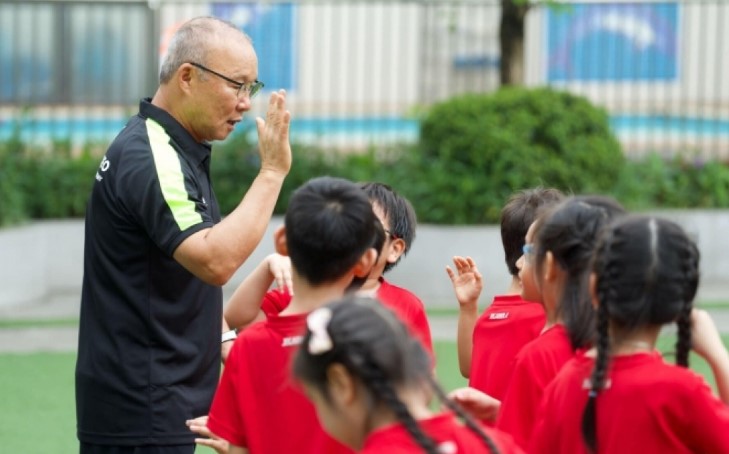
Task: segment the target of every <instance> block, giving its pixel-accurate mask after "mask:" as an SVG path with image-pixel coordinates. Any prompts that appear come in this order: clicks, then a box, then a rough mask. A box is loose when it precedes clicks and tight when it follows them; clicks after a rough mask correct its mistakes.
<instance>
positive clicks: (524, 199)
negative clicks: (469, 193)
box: [501, 187, 564, 276]
mask: <svg viewBox="0 0 729 454" xmlns="http://www.w3.org/2000/svg"><path fill="white" fill-rule="evenodd" d="M563 198H564V195H562V193H561V192H560V191H559V190H558V189H552V188H542V187H536V188H534V189H525V190H523V191H519V192H517V193H515V194H513V195H512V196H511V197H509V200H508V201H507V202H506V205H504V208H502V209H501V244H502V245H503V246H504V260H505V261H506V266H507V268H509V274H511V275H512V276H517V275H518V274H519V268H517V266H516V262H517V261H518V260H519V257H521V255H522V248H523V247H524V237H525V236H526V233H527V230H529V226H530V225H532V222H534V220H535V219H536V218H537V216H538V215H539V213H540V212H541V210H543V209H545V208H546V207H549V206H551V205H554V204H555V203H557V202H559V201H561V200H562V199H563Z"/></svg>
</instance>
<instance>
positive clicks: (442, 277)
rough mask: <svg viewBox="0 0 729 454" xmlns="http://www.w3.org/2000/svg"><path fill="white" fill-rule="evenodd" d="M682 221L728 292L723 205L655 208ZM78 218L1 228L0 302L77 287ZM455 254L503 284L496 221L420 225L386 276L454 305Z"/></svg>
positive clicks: (728, 216) (703, 292)
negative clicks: (449, 271)
mask: <svg viewBox="0 0 729 454" xmlns="http://www.w3.org/2000/svg"><path fill="white" fill-rule="evenodd" d="M658 214H660V215H662V216H665V217H667V218H669V219H673V220H675V221H676V222H678V223H680V224H682V225H683V226H684V228H685V229H686V230H687V231H688V232H689V233H690V234H691V235H692V236H694V238H696V241H697V243H698V246H699V249H700V251H701V255H702V257H701V285H700V290H699V297H698V298H699V299H700V300H722V301H727V300H729V236H728V235H726V232H727V231H729V211H727V210H722V211H708V210H705V211H693V210H690V211H664V212H660V213H658ZM281 222H282V220H281V218H280V217H276V218H274V219H273V220H272V222H271V223H270V225H269V228H268V230H267V232H266V234H265V236H264V238H263V241H262V242H261V244H260V245H259V247H258V248H257V249H256V250H255V252H254V253H253V255H252V256H251V257H250V259H249V260H248V261H247V262H246V263H245V264H244V265H243V266H242V267H241V269H240V270H239V271H238V272H237V273H236V274H235V276H234V277H233V279H231V281H230V282H229V283H228V285H226V286H225V287H224V293H225V295H226V298H227V297H229V296H230V295H231V294H232V292H233V290H234V289H235V287H236V286H237V285H238V284H239V283H240V282H241V281H242V280H243V278H244V277H245V276H246V275H247V274H248V273H250V272H251V271H252V270H253V268H254V267H255V265H257V264H258V263H259V262H260V261H261V260H262V259H263V258H264V257H265V256H266V255H268V254H270V253H271V252H273V241H272V237H273V231H274V229H275V228H276V227H277V226H279V225H280V224H281ZM83 236H84V226H83V221H81V220H70V221H47V222H37V223H33V224H30V225H28V226H25V227H19V228H10V229H4V230H0V306H16V305H23V304H32V303H36V302H39V301H42V300H44V299H45V298H47V297H48V296H49V295H58V294H65V295H69V294H71V295H73V294H78V295H80V293H81V280H82V277H83ZM454 255H470V256H471V257H473V258H474V260H476V262H477V264H478V266H479V269H480V271H481V272H482V274H483V276H484V292H483V295H482V299H481V303H482V304H485V303H486V302H488V301H489V300H490V299H491V297H492V296H493V295H494V294H497V293H501V292H503V291H504V289H505V288H506V287H507V285H508V282H509V275H508V273H507V270H506V266H505V265H504V258H503V251H502V247H501V239H500V235H499V229H498V227H497V226H461V227H455V226H433V225H421V226H419V227H418V232H417V238H416V240H415V243H414V244H413V249H412V251H411V253H410V254H409V255H408V256H407V257H405V258H404V259H403V261H402V262H401V263H400V264H399V265H398V266H397V267H396V268H395V269H394V270H393V271H392V272H391V273H390V274H388V279H390V280H391V281H392V282H394V283H396V284H399V285H401V286H403V287H406V288H408V289H411V290H413V291H414V292H415V293H416V294H418V295H419V296H420V297H421V298H422V300H423V301H424V302H425V304H426V305H428V306H430V307H434V306H436V307H437V306H441V307H442V306H446V307H448V306H451V307H455V301H454V299H453V296H452V288H451V283H450V281H449V279H448V276H447V275H446V272H445V266H446V265H449V264H450V261H451V258H452V257H453V256H454Z"/></svg>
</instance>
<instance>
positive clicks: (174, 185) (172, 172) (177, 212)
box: [146, 118, 202, 231]
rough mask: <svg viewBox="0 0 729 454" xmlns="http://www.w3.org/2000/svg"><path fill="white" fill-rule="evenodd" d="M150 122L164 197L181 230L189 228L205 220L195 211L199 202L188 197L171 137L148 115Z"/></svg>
mask: <svg viewBox="0 0 729 454" xmlns="http://www.w3.org/2000/svg"><path fill="white" fill-rule="evenodd" d="M146 124H147V135H148V136H149V145H150V147H151V148H152V156H154V165H155V167H156V168H157V177H158V178H159V184H160V188H161V189H162V197H164V199H165V201H166V202H167V206H169V207H170V211H172V216H174V218H175V222H177V226H178V227H179V228H180V230H181V231H182V230H187V229H188V228H189V227H192V226H193V225H196V224H199V223H201V222H202V216H201V215H200V213H198V212H197V211H195V202H193V201H191V200H190V199H189V198H188V194H187V189H185V176H184V175H183V174H182V167H181V165H180V159H179V157H178V156H177V151H176V150H175V149H174V148H173V147H172V145H170V137H169V136H168V135H167V133H166V132H165V130H164V128H163V127H162V126H161V125H160V124H159V123H157V122H156V121H154V120H152V119H151V118H148V119H147V121H146Z"/></svg>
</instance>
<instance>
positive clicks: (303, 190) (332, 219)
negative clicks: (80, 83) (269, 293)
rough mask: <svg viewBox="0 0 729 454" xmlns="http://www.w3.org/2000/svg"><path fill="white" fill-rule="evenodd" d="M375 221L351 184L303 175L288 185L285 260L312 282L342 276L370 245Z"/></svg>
mask: <svg viewBox="0 0 729 454" xmlns="http://www.w3.org/2000/svg"><path fill="white" fill-rule="evenodd" d="M378 222H379V221H378V220H377V218H376V217H375V215H374V213H373V211H372V205H371V204H370V201H369V200H368V198H367V195H366V194H365V193H364V192H363V191H362V190H361V189H360V188H359V187H358V186H357V185H356V184H354V183H352V182H351V181H348V180H344V179H341V178H332V177H319V178H314V179H312V180H309V181H308V182H306V183H305V184H304V185H302V186H301V187H299V188H298V189H297V190H296V191H294V193H293V195H292V196H291V199H290V200H289V206H288V209H287V210H286V216H285V219H284V224H285V226H286V248H287V250H288V255H289V256H290V257H291V266H292V267H293V268H294V269H295V270H296V272H297V273H299V275H301V276H302V277H303V278H305V279H306V280H307V281H308V282H309V283H311V284H314V285H316V284H321V283H323V282H329V281H333V280H336V279H338V278H340V277H342V276H343V275H344V274H346V273H347V272H348V271H349V270H350V269H351V268H352V267H353V266H354V265H355V264H356V263H357V261H358V260H359V259H360V258H361V257H362V255H363V254H364V253H365V251H367V249H368V248H371V247H373V246H374V242H375V239H376V228H377V226H376V223H378Z"/></svg>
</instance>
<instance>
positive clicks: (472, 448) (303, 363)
mask: <svg viewBox="0 0 729 454" xmlns="http://www.w3.org/2000/svg"><path fill="white" fill-rule="evenodd" d="M431 371H432V363H431V360H430V358H429V356H428V355H427V354H426V352H425V351H424V349H423V348H422V344H421V343H420V342H417V341H415V340H414V339H413V338H412V337H411V336H410V335H409V333H408V331H407V329H406V328H405V326H404V325H403V324H402V323H401V322H400V321H399V319H398V317H397V316H395V315H394V314H393V312H392V311H390V310H388V309H387V308H385V307H383V305H381V304H380V303H379V302H378V301H376V300H373V299H370V298H364V297H361V296H360V297H355V296H352V295H350V296H348V297H345V298H343V299H341V300H339V301H336V302H333V303H330V304H328V305H326V306H324V307H322V308H320V309H317V310H316V311H314V312H312V313H311V315H309V317H308V318H307V332H306V334H305V336H304V340H303V342H302V344H301V347H300V349H299V351H298V353H297V354H296V356H295V359H294V365H293V372H294V375H295V377H296V379H298V380H299V381H300V382H301V384H302V386H303V388H304V389H305V392H306V395H307V396H308V397H309V398H310V399H311V400H312V402H313V403H314V405H315V407H316V410H317V414H318V416H319V419H320V421H321V423H322V425H323V426H324V428H325V430H327V432H329V434H330V435H332V437H334V438H336V439H337V440H339V441H340V442H342V443H343V444H345V445H347V446H349V447H350V448H352V449H354V450H356V451H357V452H361V453H365V454H378V453H383V452H386V453H392V454H405V453H421V452H426V453H430V454H439V453H440V454H442V453H461V454H469V453H497V452H498V453H502V454H508V453H519V452H522V451H521V449H519V448H518V447H517V446H516V445H515V444H514V442H513V441H512V440H511V439H510V437H508V436H507V435H505V434H502V433H499V432H498V431H496V430H494V429H487V428H483V427H481V426H479V425H478V423H476V422H474V421H473V420H472V419H471V418H470V417H468V416H467V415H466V414H465V413H464V412H463V411H462V410H461V409H460V408H459V407H458V406H457V405H455V404H454V403H452V402H450V401H449V400H448V399H447V398H446V397H445V396H444V393H443V391H442V390H441V388H440V387H439V386H438V385H437V384H436V383H435V381H434V379H433V376H432V372H431ZM433 391H435V393H436V394H438V395H439V396H441V398H443V399H444V403H445V404H446V405H448V406H449V407H450V408H451V411H453V412H454V413H455V414H457V415H458V416H459V417H460V418H462V419H463V421H464V423H463V424H462V423H461V422H460V421H459V420H458V418H457V417H456V416H455V415H454V414H453V413H450V412H446V413H441V414H437V415H434V414H433V413H432V412H431V410H430V407H429V405H428V401H429V397H430V396H431V395H432V392H433Z"/></svg>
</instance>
